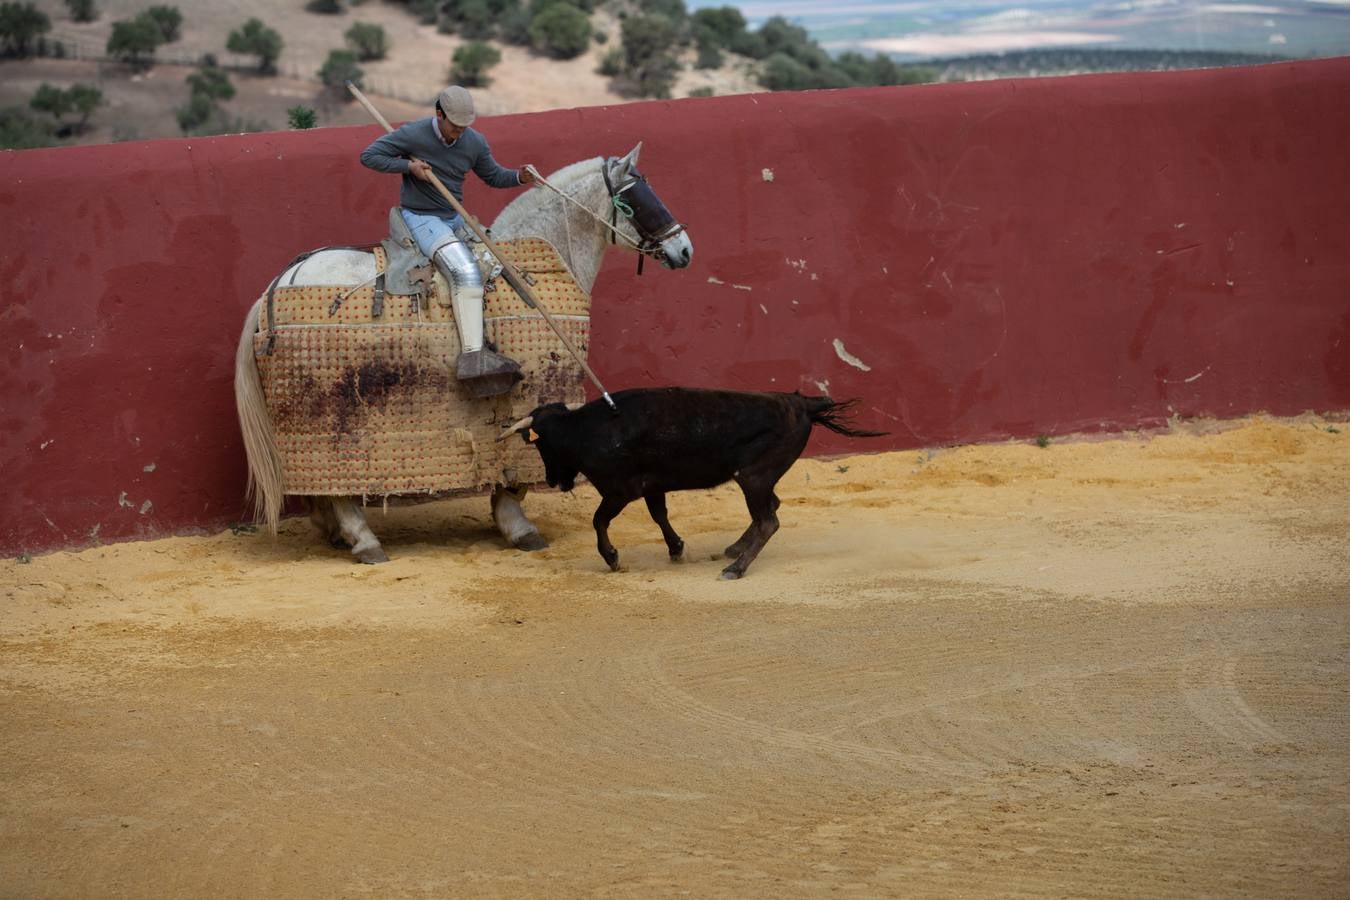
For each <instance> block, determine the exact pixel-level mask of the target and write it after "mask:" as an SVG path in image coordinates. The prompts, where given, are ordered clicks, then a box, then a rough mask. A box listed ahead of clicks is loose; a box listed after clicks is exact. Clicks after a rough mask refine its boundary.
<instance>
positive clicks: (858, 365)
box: [834, 338, 872, 372]
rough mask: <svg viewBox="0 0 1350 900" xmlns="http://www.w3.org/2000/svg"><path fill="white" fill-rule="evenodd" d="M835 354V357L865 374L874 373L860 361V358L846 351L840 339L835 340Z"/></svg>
mask: <svg viewBox="0 0 1350 900" xmlns="http://www.w3.org/2000/svg"><path fill="white" fill-rule="evenodd" d="M834 354H835V356H838V357H839V358H840V359H842V360H843V361H844V362H846V363H848V364H849V365H850V366H852V367H853V368H855V369H861V370H862V371H864V372H870V371H872V367H871V366H869V365H868V364H867V363H865V362H863V361H862V360H861V359H858V357H856V356H854V355H853V354H852V353H849V352H848V351H847V350H845V349H844V342H843V341H841V340H839V338H835V339H834Z"/></svg>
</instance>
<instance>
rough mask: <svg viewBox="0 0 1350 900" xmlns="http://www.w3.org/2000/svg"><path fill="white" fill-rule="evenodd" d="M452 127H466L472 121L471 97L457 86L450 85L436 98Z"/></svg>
mask: <svg viewBox="0 0 1350 900" xmlns="http://www.w3.org/2000/svg"><path fill="white" fill-rule="evenodd" d="M436 101H437V102H438V103H440V104H441V109H442V110H443V111H444V112H445V117H446V118H447V119H449V120H450V123H451V124H452V125H460V126H468V125H469V124H470V123H472V122H473V120H474V111H473V97H472V96H470V95H469V92H468V91H466V90H465V89H464V88H462V87H460V86H459V85H457V84H452V85H450V86H449V87H448V88H446V89H445V90H443V91H441V93H440V94H439V95H438V96H437V97H436Z"/></svg>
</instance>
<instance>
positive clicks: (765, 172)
mask: <svg viewBox="0 0 1350 900" xmlns="http://www.w3.org/2000/svg"><path fill="white" fill-rule="evenodd" d="M759 177H760V178H763V179H764V180H765V181H773V169H761V170H760V172H759Z"/></svg>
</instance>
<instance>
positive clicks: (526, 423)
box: [497, 416, 534, 441]
mask: <svg viewBox="0 0 1350 900" xmlns="http://www.w3.org/2000/svg"><path fill="white" fill-rule="evenodd" d="M533 424H534V416H526V417H525V418H523V419H521V420H520V421H519V422H517V423H516V424H514V425H512V426H511V427H510V428H508V429H506V430H505V431H503V432H502V433H501V434H499V435H498V436H497V440H498V441H504V440H506V439H507V438H509V437H510V436H511V435H513V434H515V433H516V432H517V431H520V430H521V429H523V428H529V427H530V426H531V425H533Z"/></svg>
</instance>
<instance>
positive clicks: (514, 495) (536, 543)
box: [492, 484, 548, 550]
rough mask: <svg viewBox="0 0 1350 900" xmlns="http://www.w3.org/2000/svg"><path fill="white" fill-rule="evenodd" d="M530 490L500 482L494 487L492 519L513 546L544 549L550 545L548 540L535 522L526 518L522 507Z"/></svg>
mask: <svg viewBox="0 0 1350 900" xmlns="http://www.w3.org/2000/svg"><path fill="white" fill-rule="evenodd" d="M528 490H529V487H528V486H526V485H519V484H512V485H503V484H499V485H497V486H496V487H494V488H493V489H492V521H494V522H496V523H497V530H498V531H500V532H501V533H502V537H504V538H506V542H507V543H508V544H510V545H511V546H512V547H515V548H516V549H518V550H543V549H544V548H545V547H547V546H548V541H546V540H545V539H544V536H543V535H542V534H540V533H539V529H538V528H537V527H536V526H535V524H534V523H533V522H531V521H530V520H529V519H527V518H525V512H524V510H522V509H521V508H520V501H521V500H522V499H524V497H525V492H526V491H528Z"/></svg>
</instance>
